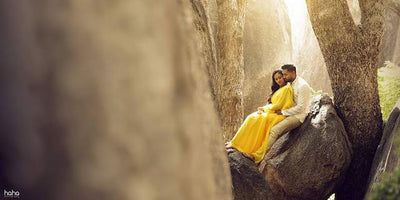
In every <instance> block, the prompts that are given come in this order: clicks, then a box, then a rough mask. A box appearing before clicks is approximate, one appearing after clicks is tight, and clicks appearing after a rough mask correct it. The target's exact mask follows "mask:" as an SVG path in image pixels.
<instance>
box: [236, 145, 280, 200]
mask: <svg viewBox="0 0 400 200" xmlns="http://www.w3.org/2000/svg"><path fill="white" fill-rule="evenodd" d="M228 158H229V164H230V167H231V174H232V184H233V194H234V197H235V198H234V199H235V200H247V199H255V200H257V199H268V200H272V199H275V198H274V197H273V195H272V192H271V190H270V189H269V187H268V185H267V183H266V182H265V180H264V178H263V176H262V174H261V173H260V172H259V171H258V169H257V167H256V164H255V163H254V162H253V161H251V160H249V159H248V158H246V157H244V156H243V154H242V153H240V152H239V151H237V150H235V149H229V150H228Z"/></svg>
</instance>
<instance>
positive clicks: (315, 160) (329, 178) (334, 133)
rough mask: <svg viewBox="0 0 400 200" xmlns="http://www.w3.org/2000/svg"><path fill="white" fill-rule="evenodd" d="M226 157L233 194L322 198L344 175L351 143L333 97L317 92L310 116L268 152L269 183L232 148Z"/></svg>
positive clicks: (246, 196) (252, 196)
mask: <svg viewBox="0 0 400 200" xmlns="http://www.w3.org/2000/svg"><path fill="white" fill-rule="evenodd" d="M228 158H229V163H230V167H231V174H232V182H233V190H234V197H235V199H246V198H247V199H252V198H254V199H304V200H306V199H307V200H310V199H318V200H320V199H327V198H328V197H329V196H330V195H331V194H332V193H333V191H334V188H335V186H336V185H337V184H338V183H339V182H340V181H341V178H342V175H343V174H344V172H345V171H346V168H347V166H348V165H349V163H350V159H351V146H350V143H349V141H348V138H347V135H346V132H345V130H344V127H343V124H342V121H341V120H340V119H339V117H338V116H337V115H336V112H335V110H334V108H333V105H332V100H331V99H330V97H329V96H326V95H319V96H316V97H314V98H313V102H312V106H311V109H310V114H309V116H308V117H307V119H306V121H305V122H304V123H303V124H302V125H301V126H300V127H299V128H297V129H295V130H294V131H292V132H291V133H287V134H285V135H283V136H282V137H281V138H279V139H278V140H277V142H276V143H275V144H274V145H273V147H272V149H271V151H270V152H268V153H267V155H266V159H267V167H266V171H264V173H265V174H266V177H265V179H264V180H266V181H267V184H265V183H263V182H262V181H261V178H262V175H261V173H259V172H258V171H257V168H256V166H255V164H254V163H253V162H251V161H250V160H248V159H247V158H245V157H244V156H242V155H241V153H239V152H237V151H233V150H232V151H231V152H228ZM271 192H272V194H271ZM249 197H251V198H249Z"/></svg>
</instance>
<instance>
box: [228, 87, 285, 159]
mask: <svg viewBox="0 0 400 200" xmlns="http://www.w3.org/2000/svg"><path fill="white" fill-rule="evenodd" d="M292 106H293V88H292V87H291V86H290V85H286V86H283V87H281V88H280V89H278V90H277V91H276V92H275V93H274V94H273V95H272V97H271V104H267V105H265V106H264V107H263V109H264V113H262V114H258V113H257V112H254V113H252V114H250V115H248V116H247V118H246V119H245V121H244V122H243V124H242V125H241V127H240V128H239V130H238V131H237V132H236V134H235V136H234V137H233V139H232V140H231V146H232V147H234V148H236V149H237V150H239V151H241V152H244V153H248V154H251V155H252V156H254V161H255V162H256V163H259V162H260V161H261V160H262V159H264V156H265V154H266V153H267V152H266V150H267V149H266V148H267V144H268V136H269V131H270V129H271V127H272V126H274V125H275V124H277V123H278V122H280V121H282V120H283V119H285V116H283V115H278V114H276V113H275V111H276V110H285V109H288V108H290V107H292Z"/></svg>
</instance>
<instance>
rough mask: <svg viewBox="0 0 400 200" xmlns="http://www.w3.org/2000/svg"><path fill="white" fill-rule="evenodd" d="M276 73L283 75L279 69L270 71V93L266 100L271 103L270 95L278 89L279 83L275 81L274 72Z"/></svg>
mask: <svg viewBox="0 0 400 200" xmlns="http://www.w3.org/2000/svg"><path fill="white" fill-rule="evenodd" d="M277 73H279V74H281V75H283V74H282V70H280V69H277V70H275V71H274V72H272V86H271V95H270V96H269V98H268V102H269V103H271V97H272V95H273V94H274V93H275V92H276V91H277V90H278V89H279V85H278V83H277V82H276V81H275V74H277Z"/></svg>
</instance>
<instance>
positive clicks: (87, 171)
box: [0, 0, 232, 200]
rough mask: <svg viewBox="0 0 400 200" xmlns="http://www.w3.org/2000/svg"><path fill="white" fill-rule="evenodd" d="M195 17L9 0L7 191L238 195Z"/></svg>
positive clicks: (1, 58)
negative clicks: (194, 21) (233, 192)
mask: <svg viewBox="0 0 400 200" xmlns="http://www.w3.org/2000/svg"><path fill="white" fill-rule="evenodd" d="M192 12H193V7H192V6H191V5H190V2H189V1H174V0H166V1H156V0H147V1H138V0H134V1H130V0H121V1H96V0H88V1H84V2H83V1H79V0H71V1H52V0H43V1H19V2H17V1H7V2H6V1H2V2H1V3H0V13H2V17H1V18H0V25H1V27H2V29H1V30H0V38H2V44H3V47H4V48H2V49H1V50H0V66H1V68H0V76H1V78H0V81H1V84H0V90H1V91H2V92H1V98H0V99H1V101H0V108H1V111H2V112H1V114H0V115H1V116H0V119H1V124H0V125H1V126H0V132H1V134H0V185H1V186H2V187H3V186H4V189H7V190H11V189H13V190H14V191H15V190H18V191H19V192H20V193H21V194H22V196H21V198H20V199H44V200H47V199H59V200H70V199H82V200H90V199H98V200H108V199H110V200H111V199H174V200H183V199H194V200H195V199H198V200H204V199H228V200H229V199H231V197H232V196H231V193H232V192H231V187H230V186H231V183H230V175H229V168H228V162H227V157H226V154H225V152H224V148H223V142H222V136H221V134H218V133H220V132H221V130H220V124H218V116H217V112H216V110H215V108H214V104H213V100H212V97H211V92H210V89H209V81H208V80H209V79H208V75H207V66H206V65H205V61H204V60H203V56H202V54H201V50H200V49H199V47H198V42H199V39H197V38H196V34H195V28H194V27H193V17H192ZM2 189H3V188H2Z"/></svg>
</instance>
